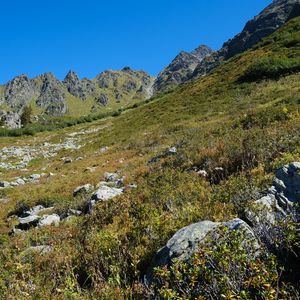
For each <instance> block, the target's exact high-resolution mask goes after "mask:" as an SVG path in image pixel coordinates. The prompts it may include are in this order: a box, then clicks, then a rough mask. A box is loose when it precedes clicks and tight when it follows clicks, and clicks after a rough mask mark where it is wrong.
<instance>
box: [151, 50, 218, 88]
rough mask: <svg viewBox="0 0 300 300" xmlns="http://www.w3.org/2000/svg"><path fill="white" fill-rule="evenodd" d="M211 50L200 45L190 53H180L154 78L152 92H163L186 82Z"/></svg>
mask: <svg viewBox="0 0 300 300" xmlns="http://www.w3.org/2000/svg"><path fill="white" fill-rule="evenodd" d="M212 53H213V50H212V49H210V48H209V47H207V46H205V45H201V46H199V47H198V48H196V49H195V50H194V51H192V52H191V53H188V52H185V51H182V52H180V53H179V54H178V55H177V56H176V57H175V58H174V60H173V61H172V62H171V63H170V65H168V66H167V67H166V68H165V69H164V70H163V71H162V72H161V73H160V74H159V75H158V76H157V78H156V80H155V82H154V86H153V88H154V92H155V93H158V92H164V91H167V90H170V89H172V88H174V86H176V85H178V84H180V83H182V82H185V81H187V80H188V79H189V78H190V77H191V75H192V74H193V72H194V70H195V68H196V67H197V65H198V64H199V63H200V62H201V61H202V60H203V59H204V58H206V57H209V56H210V55H211V54H212Z"/></svg>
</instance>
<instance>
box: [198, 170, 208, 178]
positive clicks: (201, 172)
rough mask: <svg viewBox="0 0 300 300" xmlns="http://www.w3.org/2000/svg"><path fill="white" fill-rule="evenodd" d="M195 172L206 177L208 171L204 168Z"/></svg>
mask: <svg viewBox="0 0 300 300" xmlns="http://www.w3.org/2000/svg"><path fill="white" fill-rule="evenodd" d="M197 174H198V175H199V176H201V177H207V176H208V173H207V172H206V171H205V170H200V171H198V172H197Z"/></svg>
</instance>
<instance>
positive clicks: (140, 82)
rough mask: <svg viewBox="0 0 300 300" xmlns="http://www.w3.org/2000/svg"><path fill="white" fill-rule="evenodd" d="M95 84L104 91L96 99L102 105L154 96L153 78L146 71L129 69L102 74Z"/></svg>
mask: <svg viewBox="0 0 300 300" xmlns="http://www.w3.org/2000/svg"><path fill="white" fill-rule="evenodd" d="M94 82H95V84H96V85H97V86H98V88H99V89H101V90H102V91H101V93H100V95H98V96H97V97H96V99H97V102H98V103H100V104H101V105H106V104H107V103H109V102H117V103H119V102H124V101H128V99H142V98H149V97H151V95H152V92H151V89H152V84H153V79H152V78H151V76H150V75H149V74H147V73H146V72H144V71H135V70H131V69H130V68H129V67H125V68H123V69H122V70H121V71H112V70H108V71H105V72H102V73H100V74H99V75H98V76H97V77H96V78H95V80H94Z"/></svg>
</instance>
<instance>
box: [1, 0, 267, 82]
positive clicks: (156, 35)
mask: <svg viewBox="0 0 300 300" xmlns="http://www.w3.org/2000/svg"><path fill="white" fill-rule="evenodd" d="M271 2H272V1H271V0H230V1H227V0H213V1H211V0H208V1H204V0H203V1H201V0H152V1H149V0H123V1H121V0H115V1H112V0H110V1H102V0H85V1H76V0H73V1H70V0H49V1H40V0H27V1H24V0H22V1H21V0H14V1H10V0H7V1H2V3H1V18H0V25H1V29H2V30H1V44H0V45H1V47H0V82H1V83H3V82H6V81H8V80H10V79H11V78H12V77H14V76H16V75H19V74H22V73H25V74H27V75H29V76H30V77H34V76H37V75H39V74H41V73H44V72H48V71H51V72H54V73H55V74H56V76H57V77H58V78H59V79H63V78H64V76H65V74H66V73H67V72H68V70H70V69H73V70H75V71H76V72H77V73H78V74H79V76H80V77H88V78H93V77H94V76H95V75H96V74H98V73H100V72H101V71H103V70H105V69H120V68H122V67H123V66H127V65H128V66H131V67H132V68H134V69H144V70H145V71H147V72H149V73H151V74H153V75H155V74H157V73H158V72H159V71H160V70H161V69H162V68H163V67H164V66H165V65H167V64H168V63H169V62H170V61H171V59H173V58H174V56H175V55H176V54H177V53H178V52H179V51H180V50H192V49H194V48H195V47H197V46H198V45H199V44H202V43H204V44H207V45H209V46H211V47H212V48H214V49H218V48H220V47H221V46H222V44H223V42H224V41H226V40H227V39H228V38H231V37H232V36H233V35H235V34H236V33H238V32H239V31H240V30H241V29H242V28H243V27H244V25H245V22H246V21H247V20H249V19H250V18H252V17H253V16H255V15H257V14H258V13H259V12H260V11H261V10H262V9H263V8H264V7H265V6H267V5H268V4H270V3H271Z"/></svg>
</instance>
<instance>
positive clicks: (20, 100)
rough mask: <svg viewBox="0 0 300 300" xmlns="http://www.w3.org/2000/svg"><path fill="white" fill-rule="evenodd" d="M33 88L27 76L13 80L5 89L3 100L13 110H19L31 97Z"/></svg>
mask: <svg viewBox="0 0 300 300" xmlns="http://www.w3.org/2000/svg"><path fill="white" fill-rule="evenodd" d="M33 93H34V90H33V87H32V85H31V82H30V79H29V78H28V77H27V75H25V74H22V75H20V76H17V77H15V78H13V79H12V80H11V81H10V82H8V84H7V85H6V88H5V100H6V102H7V103H8V105H10V106H11V107H12V108H14V109H21V108H22V107H23V106H24V105H26V103H27V102H28V101H30V100H31V99H32V97H33Z"/></svg>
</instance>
